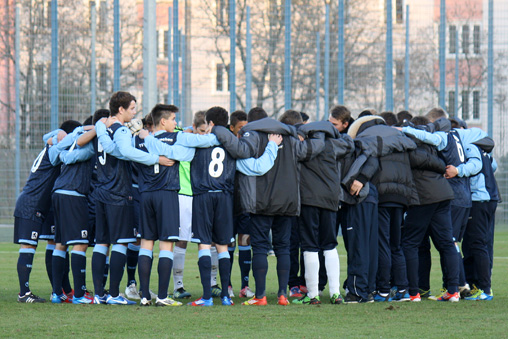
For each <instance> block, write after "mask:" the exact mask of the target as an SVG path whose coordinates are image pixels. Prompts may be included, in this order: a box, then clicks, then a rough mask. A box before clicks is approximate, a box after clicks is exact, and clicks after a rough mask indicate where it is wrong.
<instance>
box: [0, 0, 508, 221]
mask: <svg viewBox="0 0 508 339" xmlns="http://www.w3.org/2000/svg"><path fill="white" fill-rule="evenodd" d="M153 1H154V2H155V0H153ZM387 4H390V5H391V6H387ZM442 4H445V7H444V8H442V7H441V5H442ZM55 5H56V6H55ZM16 6H19V13H20V15H19V29H18V30H16V15H15V14H16ZM115 6H117V8H118V17H115ZM490 6H493V7H492V8H493V9H494V10H493V11H492V12H491V15H490V16H489V8H491V7H490ZM52 9H53V10H52ZM443 9H444V10H445V16H443V18H444V17H445V18H446V20H444V25H443V24H442V22H441V13H443V12H442V10H443ZM143 10H144V2H143V1H141V0H123V1H118V0H106V1H83V0H66V1H58V2H56V1H47V0H19V1H14V0H5V1H2V3H1V4H0V16H2V23H1V28H0V30H1V42H0V51H1V52H0V117H1V118H0V140H1V150H0V152H1V156H2V159H3V160H4V161H2V162H1V165H0V189H1V190H2V192H3V194H2V195H1V196H0V223H7V224H9V223H12V213H13V209H14V205H15V199H16V194H17V191H16V184H15V183H16V178H17V177H18V176H17V171H16V163H18V164H19V168H20V171H19V178H20V183H21V187H22V186H23V184H24V182H25V180H26V178H27V176H28V170H29V168H30V165H31V162H32V161H33V159H34V158H35V157H36V155H37V153H38V152H39V151H40V149H41V148H42V146H43V142H42V135H44V134H45V133H46V132H48V131H49V130H50V129H51V128H52V126H55V124H56V125H57V124H58V123H61V122H63V121H64V120H66V119H75V120H79V121H83V120H84V119H85V118H87V117H88V116H90V114H91V112H93V111H94V110H95V109H98V108H103V107H104V108H107V103H108V100H109V97H110V95H111V94H112V93H113V91H114V89H116V87H115V82H117V81H118V82H119V88H120V89H122V90H126V91H130V92H131V93H133V94H134V95H135V96H136V97H137V98H138V107H139V109H140V110H141V107H143V105H142V102H143V100H144V98H143V74H144V71H143V48H144V46H143V41H144V37H143V18H144V13H143ZM233 13H234V16H232V14H233ZM151 18H155V19H154V20H155V22H156V34H155V36H153V37H152V39H153V40H152V41H154V42H155V45H156V48H155V50H156V63H157V66H156V70H157V71H156V84H157V96H156V98H157V100H158V101H159V102H171V103H175V104H177V105H178V106H179V107H180V110H181V116H180V117H179V120H180V122H181V124H183V125H188V124H190V123H191V121H192V115H193V113H195V112H196V111H199V110H206V109H207V108H209V107H210V106H214V105H220V106H224V107H225V108H227V109H230V110H231V111H232V110H234V109H241V110H248V109H250V108H251V107H254V106H262V107H263V108H265V110H266V111H267V112H268V113H269V114H270V115H272V116H274V117H277V116H278V115H280V114H281V113H282V112H284V110H285V109H286V108H288V107H291V108H293V109H296V110H299V111H302V112H306V113H307V114H309V115H310V117H311V119H312V120H321V119H326V118H327V112H328V111H329V109H330V108H332V107H333V106H334V105H335V104H338V103H343V104H345V105H346V106H348V107H349V108H350V109H351V111H352V112H353V116H355V117H356V116H357V115H358V114H359V113H360V112H361V111H362V110H363V109H365V108H371V109H374V110H376V111H377V112H382V111H393V112H395V113H397V112H398V111H401V110H408V111H409V112H410V113H412V114H413V115H420V114H424V113H426V112H427V111H428V110H429V109H430V108H432V107H435V106H438V105H441V106H444V108H446V110H447V111H448V112H449V113H450V115H451V116H458V117H461V118H462V119H463V120H465V121H467V123H468V125H469V126H476V127H481V128H483V129H485V130H486V131H489V133H491V134H492V136H493V137H494V139H495V141H496V144H497V145H496V148H495V152H494V154H495V156H496V158H497V160H498V163H499V169H498V172H497V178H498V183H499V186H500V189H501V191H502V192H503V197H504V198H505V199H506V194H504V193H505V192H507V191H508V190H507V188H508V180H507V176H508V166H507V164H508V159H507V157H506V153H507V152H508V149H506V147H505V146H504V138H505V131H506V130H507V128H508V126H507V125H508V121H507V119H505V115H506V114H507V110H508V108H507V104H506V100H507V99H508V67H507V66H508V65H507V64H508V24H507V23H508V3H507V2H506V1H502V0H495V1H494V0H490V1H489V0H463V1H451V0H448V1H446V2H445V1H444V0H441V1H439V0H432V1H431V0H393V1H391V0H390V1H387V0H333V1H331V0H326V1H309V0H292V1H290V0H260V1H253V0H236V1H233V0H201V1H197V0H196V1H190V0H181V1H178V2H177V1H176V0H175V1H156V13H155V15H154V16H153V17H151ZM390 18H391V20H390ZM115 19H117V20H115ZM145 20H150V17H148V18H145ZM116 22H118V23H119V25H118V26H117V27H118V28H119V37H120V38H119V41H118V44H117V45H115V39H114V36H115V34H114V31H115V23H116ZM489 23H490V24H492V26H491V32H492V34H491V35H489ZM288 24H289V25H288ZM54 27H58V36H57V38H56V39H55V36H53V38H52V32H53V33H54V32H55V29H54ZM231 27H234V30H233V32H232V31H231ZM440 27H445V29H444V31H442V32H443V33H444V34H442V35H441V36H442V37H443V38H444V40H442V41H444V43H442V44H441V48H440V32H441V31H440ZM175 28H176V29H175ZM17 33H18V34H19V46H20V48H19V50H18V51H16V34H17ZM232 33H234V34H232ZM387 33H391V34H387ZM489 37H491V39H492V43H491V44H489ZM231 39H233V40H231ZM145 40H146V39H145ZM231 41H234V45H235V49H234V51H235V59H234V61H235V62H234V63H232V62H231V47H230V46H231ZM489 47H490V48H489ZM16 52H18V53H19V57H18V58H17V57H16ZM115 52H116V53H115ZM117 53H118V54H117ZM115 55H117V56H119V57H120V58H119V60H120V62H119V63H115ZM440 55H441V56H442V57H441V58H440ZM489 56H490V58H489ZM16 65H17V66H19V82H18V81H16ZM115 65H117V67H118V66H119V67H118V68H117V69H118V72H115ZM489 65H491V66H492V69H491V70H490V72H489ZM489 79H491V81H492V86H489ZM55 83H57V84H58V86H55ZM17 84H18V85H19V101H20V105H19V115H18V126H19V128H20V133H19V135H18V137H17V134H16V126H17V125H16V85H17ZM52 85H53V86H52ZM231 89H234V91H233V92H232V91H231ZM52 102H53V104H52ZM489 102H490V103H491V105H489ZM489 109H491V110H492V112H493V115H492V118H490V119H489ZM147 113H148V112H141V111H140V113H139V115H140V116H142V115H146V114H147ZM17 143H19V148H16V144H17ZM16 152H17V154H18V155H19V162H17V160H16ZM505 224H508V210H507V209H506V208H505V204H504V203H503V204H500V205H499V208H498V225H500V226H501V225H505Z"/></svg>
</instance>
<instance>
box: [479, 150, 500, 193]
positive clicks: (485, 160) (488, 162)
mask: <svg viewBox="0 0 508 339" xmlns="http://www.w3.org/2000/svg"><path fill="white" fill-rule="evenodd" d="M478 148H479V147H478ZM480 152H481V154H482V170H481V171H480V173H481V174H483V175H484V178H485V189H486V190H487V192H488V193H489V195H490V201H499V198H500V196H499V190H498V187H497V181H496V178H495V176H494V170H493V169H492V158H491V157H489V155H488V154H487V152H485V151H483V150H481V149H480ZM480 173H478V174H477V175H479V174H480Z"/></svg>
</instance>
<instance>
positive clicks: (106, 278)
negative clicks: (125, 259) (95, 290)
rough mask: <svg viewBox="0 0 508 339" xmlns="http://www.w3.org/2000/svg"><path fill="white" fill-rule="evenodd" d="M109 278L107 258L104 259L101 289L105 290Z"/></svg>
mask: <svg viewBox="0 0 508 339" xmlns="http://www.w3.org/2000/svg"><path fill="white" fill-rule="evenodd" d="M108 276H109V257H106V264H105V265H104V273H103V276H102V288H104V289H105V288H106V283H107V282H108Z"/></svg>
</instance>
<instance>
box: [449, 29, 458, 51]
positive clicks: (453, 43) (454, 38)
mask: <svg viewBox="0 0 508 339" xmlns="http://www.w3.org/2000/svg"><path fill="white" fill-rule="evenodd" d="M449 32H450V38H449V41H450V46H449V48H448V50H449V52H450V54H455V53H456V50H455V47H456V45H457V27H456V26H450V28H449Z"/></svg>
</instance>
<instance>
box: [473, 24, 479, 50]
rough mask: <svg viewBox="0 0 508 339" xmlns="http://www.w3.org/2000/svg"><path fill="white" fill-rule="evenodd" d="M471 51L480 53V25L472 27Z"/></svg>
mask: <svg viewBox="0 0 508 339" xmlns="http://www.w3.org/2000/svg"><path fill="white" fill-rule="evenodd" d="M473 52H474V54H480V26H474V29H473Z"/></svg>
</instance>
